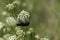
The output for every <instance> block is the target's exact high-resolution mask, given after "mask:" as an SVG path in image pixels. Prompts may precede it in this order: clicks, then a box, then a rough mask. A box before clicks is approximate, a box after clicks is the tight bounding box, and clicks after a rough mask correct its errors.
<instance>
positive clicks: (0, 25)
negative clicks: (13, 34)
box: [0, 22, 5, 30]
mask: <svg viewBox="0 0 60 40" xmlns="http://www.w3.org/2000/svg"><path fill="white" fill-rule="evenodd" d="M4 25H5V24H4V23H2V22H0V30H1V29H2V28H3V27H4Z"/></svg>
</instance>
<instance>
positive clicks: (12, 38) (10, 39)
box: [8, 35, 16, 40]
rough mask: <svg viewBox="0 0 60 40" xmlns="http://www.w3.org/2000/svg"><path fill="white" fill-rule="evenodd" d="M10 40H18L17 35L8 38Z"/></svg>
mask: <svg viewBox="0 0 60 40" xmlns="http://www.w3.org/2000/svg"><path fill="white" fill-rule="evenodd" d="M8 39H9V40H16V35H12V36H10V37H9V38H8Z"/></svg>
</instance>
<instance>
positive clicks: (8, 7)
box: [5, 3, 15, 10]
mask: <svg viewBox="0 0 60 40" xmlns="http://www.w3.org/2000/svg"><path fill="white" fill-rule="evenodd" d="M14 7H15V6H14V5H13V4H10V3H9V4H8V5H6V7H5V8H7V9H8V10H11V9H13V8H14Z"/></svg>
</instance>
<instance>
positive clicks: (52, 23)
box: [0, 0, 60, 40]
mask: <svg viewBox="0 0 60 40" xmlns="http://www.w3.org/2000/svg"><path fill="white" fill-rule="evenodd" d="M13 1H14V0H0V21H3V22H4V21H5V20H4V19H5V18H4V17H3V16H2V12H3V11H5V10H6V9H5V6H6V5H7V4H9V3H12V2H13ZM20 2H21V4H20V6H16V8H15V9H13V10H12V11H13V12H12V11H8V12H9V13H10V14H11V16H13V17H14V18H17V15H18V14H19V12H20V11H21V10H25V11H28V12H29V13H30V14H31V19H30V25H29V27H33V28H34V30H35V33H36V34H40V37H48V38H49V39H51V40H60V0H20ZM6 11H7V10H6ZM0 33H1V32H0Z"/></svg>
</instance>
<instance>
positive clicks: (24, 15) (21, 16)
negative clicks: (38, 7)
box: [18, 10, 30, 22]
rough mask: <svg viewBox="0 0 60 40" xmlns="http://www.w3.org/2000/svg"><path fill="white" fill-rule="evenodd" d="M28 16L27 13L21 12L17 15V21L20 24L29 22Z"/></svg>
mask: <svg viewBox="0 0 60 40" xmlns="http://www.w3.org/2000/svg"><path fill="white" fill-rule="evenodd" d="M29 18H30V14H29V12H27V11H24V10H22V11H21V12H20V14H19V15H18V19H19V20H20V21H22V22H26V21H29Z"/></svg>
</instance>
